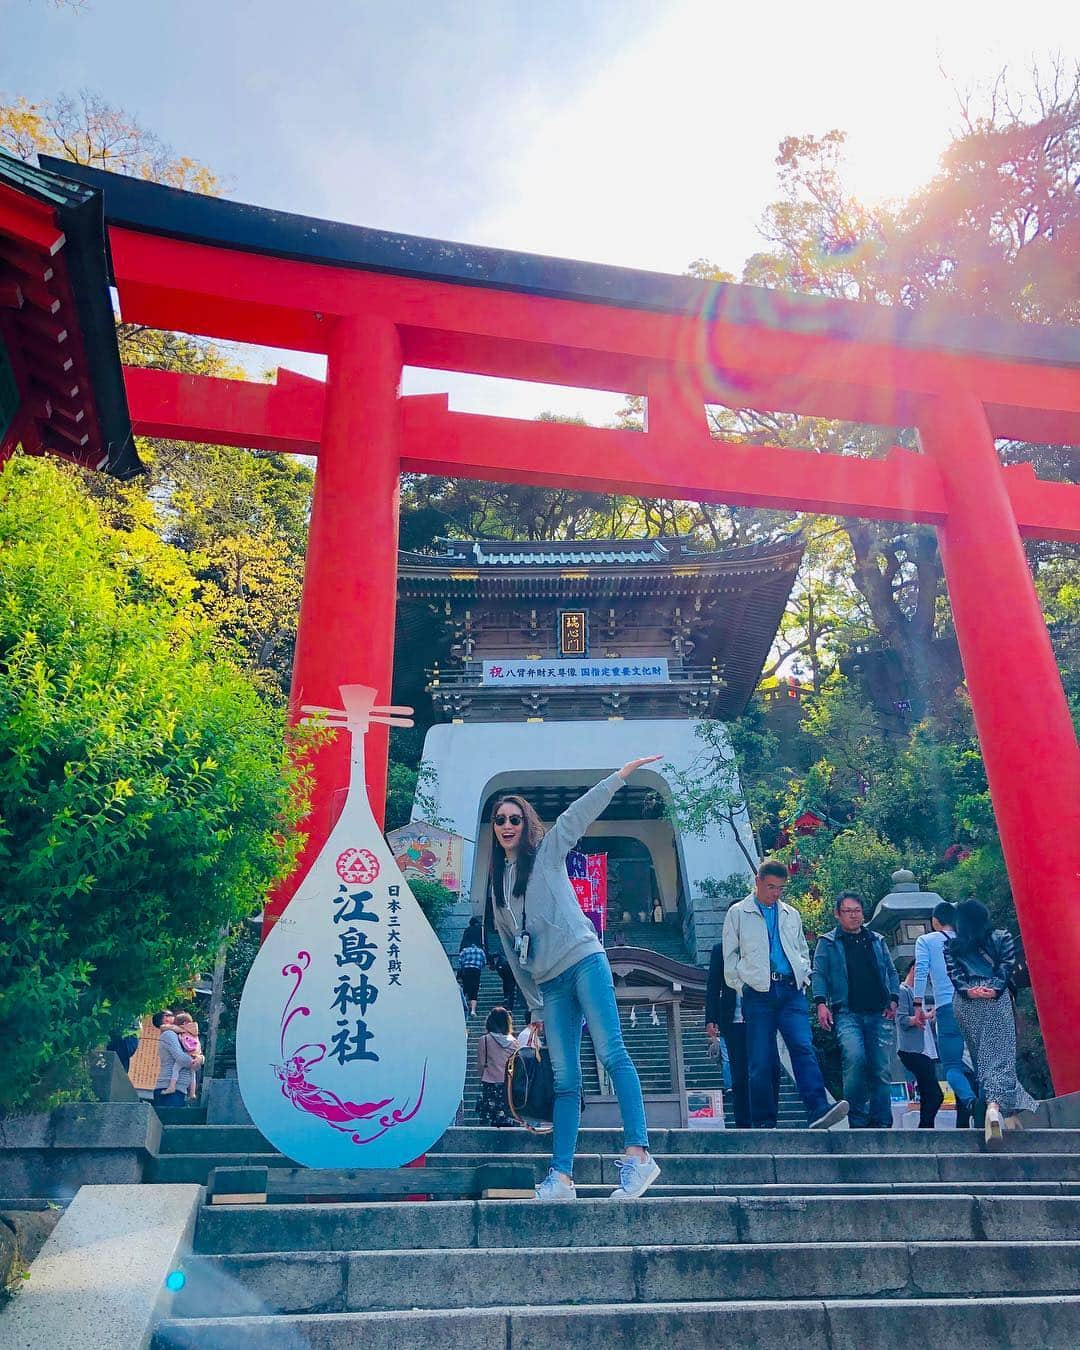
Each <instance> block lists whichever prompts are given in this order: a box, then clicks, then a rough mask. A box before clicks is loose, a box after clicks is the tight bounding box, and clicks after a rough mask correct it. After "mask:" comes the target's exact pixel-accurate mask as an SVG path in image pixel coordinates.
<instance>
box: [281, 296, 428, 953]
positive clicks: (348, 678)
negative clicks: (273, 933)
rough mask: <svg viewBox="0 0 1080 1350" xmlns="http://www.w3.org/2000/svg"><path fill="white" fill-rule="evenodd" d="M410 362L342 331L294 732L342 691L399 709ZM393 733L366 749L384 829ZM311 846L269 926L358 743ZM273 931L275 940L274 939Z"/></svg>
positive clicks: (337, 772) (333, 358)
mask: <svg viewBox="0 0 1080 1350" xmlns="http://www.w3.org/2000/svg"><path fill="white" fill-rule="evenodd" d="M401 371H402V354H401V343H400V340H399V337H398V331H397V327H396V325H395V324H394V323H393V322H392V321H391V320H389V319H384V318H379V317H370V316H366V315H362V316H361V315H358V316H347V317H343V318H340V319H338V320H336V322H335V328H334V332H333V334H332V335H331V338H330V342H329V348H328V366H327V375H326V404H325V411H324V414H323V426H322V437H321V440H320V445H319V462H318V467H317V469H316V472H315V493H314V498H313V502H312V508H311V526H310V531H309V535H308V549H307V562H306V566H305V569H304V591H303V597H302V599H301V601H300V620H299V625H298V628H297V634H296V653H295V657H294V661H293V679H292V691H291V694H290V698H289V717H290V721H292V722H294V723H295V722H296V721H297V720H298V719H299V717H300V706H301V704H304V703H308V704H315V705H316V706H321V707H330V708H333V707H336V706H337V704H338V700H339V697H340V696H339V694H338V686H339V685H342V684H366V685H370V686H372V687H373V688H375V689H377V690H378V691H379V694H380V697H382V698H383V699H385V700H386V701H387V702H389V700H390V684H391V680H392V677H393V665H394V611H395V606H396V603H397V547H398V542H397V541H398V499H399V494H400V489H399V476H400V472H401V411H400V405H399V402H398V394H399V390H400V386H401ZM388 736H389V733H388V731H387V728H386V727H374V726H373V727H372V728H371V730H370V731H369V733H368V735H367V737H366V739H365V751H366V763H367V789H368V797H369V798H370V800H371V807H372V810H373V812H374V814H375V819H376V820H377V821H378V822H379V823H380V825H381V824H382V820H383V812H384V806H385V794H386V764H387V749H388ZM311 767H312V770H313V774H312V800H311V810H310V812H309V814H308V817H307V820H306V821H305V822H304V825H303V829H304V830H305V831H306V833H307V836H308V837H307V843H306V845H305V847H304V851H303V854H302V855H301V857H300V860H299V862H298V863H297V866H296V868H295V869H294V871H293V873H292V876H291V877H290V878H289V879H288V880H287V881H286V882H284V883H283V884H282V885H281V886H280V887H279V888H278V890H277V891H276V892H275V893H274V895H273V897H272V899H271V900H270V902H269V904H268V905H267V907H266V912H265V918H264V924H265V925H266V926H267V927H268V926H269V925H270V924H272V923H273V922H274V921H275V920H276V919H277V918H278V916H279V915H280V914H281V912H282V910H283V909H284V908H285V906H286V905H287V904H288V902H289V900H290V899H291V898H292V895H293V892H294V891H295V889H296V887H297V885H298V884H299V882H300V881H301V880H303V877H304V875H305V874H306V872H307V870H308V868H309V866H310V865H311V863H312V862H313V861H314V859H315V857H316V855H317V854H318V852H319V850H320V848H322V846H323V844H324V843H325V842H326V838H327V836H328V835H329V833H330V830H331V829H332V828H333V825H334V823H335V821H336V820H337V817H338V815H339V814H340V812H341V807H342V804H343V802H344V800H345V793H346V791H347V789H348V785H349V747H348V739H347V737H344V736H335V737H334V738H333V740H332V741H330V742H329V743H328V744H327V745H324V746H323V747H321V748H320V749H319V750H318V751H317V752H315V754H313V756H312V758H311ZM264 931H265V928H264Z"/></svg>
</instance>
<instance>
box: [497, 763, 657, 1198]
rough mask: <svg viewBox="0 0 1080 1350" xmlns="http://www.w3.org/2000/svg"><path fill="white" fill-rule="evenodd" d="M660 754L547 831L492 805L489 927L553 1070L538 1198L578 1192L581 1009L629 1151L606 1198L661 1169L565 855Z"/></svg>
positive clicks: (516, 799)
mask: <svg viewBox="0 0 1080 1350" xmlns="http://www.w3.org/2000/svg"><path fill="white" fill-rule="evenodd" d="M661 758H662V756H661V755H648V756H646V757H645V758H643V759H633V760H631V761H630V762H629V763H628V764H624V765H623V766H622V768H621V769H619V770H617V772H615V773H613V774H609V775H608V777H607V778H605V779H603V780H602V781H601V782H599V783H597V785H596V786H595V787H594V788H591V789H590V790H589V791H588V792H586V793H585V795H584V796H582V797H579V798H578V800H577V801H576V802H573V803H572V804H571V805H570V806H568V807H567V809H566V810H565V811H564V812H563V813H562V815H561V816H560V817H559V818H558V820H557V821H556V822H555V824H554V826H553V827H552V829H551V830H550V831H549V832H548V833H546V834H545V832H544V827H543V825H542V824H541V823H540V818H539V817H538V816H537V814H536V812H535V811H534V810H533V808H532V807H531V806H530V805H529V803H528V802H527V801H526V800H525V798H524V797H522V796H520V795H518V794H516V793H504V794H503V795H502V796H500V797H499V798H498V800H497V801H496V802H495V806H494V809H493V811H492V828H493V830H494V834H495V838H494V846H493V849H492V863H491V872H490V875H489V877H488V885H487V915H488V918H487V921H486V924H485V926H486V927H487V928H488V931H491V928H492V927H493V928H494V929H495V931H496V932H498V934H499V938H500V941H501V942H502V946H503V952H504V953H505V956H506V959H507V961H508V962H509V964H510V967H511V969H512V970H513V972H514V978H515V979H516V980H517V983H518V986H519V988H520V989H521V992H522V993H523V994H524V995H525V1000H526V1002H527V1003H528V1005H529V1007H530V1008H531V1009H532V1010H533V1014H534V1015H533V1022H534V1023H535V1022H537V1021H538V1019H539V1017H540V1016H541V1015H542V1017H543V1031H544V1034H545V1038H546V1041H547V1047H548V1053H549V1054H550V1056H551V1067H552V1070H553V1076H554V1101H553V1106H552V1127H553V1140H552V1159H551V1170H550V1171H549V1172H548V1175H547V1177H546V1178H545V1179H544V1180H543V1181H542V1182H541V1183H540V1185H539V1186H537V1188H536V1197H537V1199H538V1200H573V1199H575V1198H576V1196H577V1192H576V1191H575V1189H574V1179H573V1169H574V1150H575V1148H576V1146H577V1136H578V1129H579V1128H580V1125H581V1026H582V1018H583V1017H584V1019H585V1020H586V1021H587V1022H588V1025H589V1032H590V1034H591V1036H592V1041H593V1045H594V1046H595V1048H596V1054H597V1058H598V1059H599V1060H600V1062H601V1063H602V1064H603V1066H604V1068H605V1070H606V1071H607V1074H608V1076H609V1077H610V1079H611V1081H612V1084H613V1086H614V1088H615V1095H616V1096H617V1098H618V1100H619V1110H620V1112H621V1114H622V1118H623V1131H624V1135H625V1146H626V1156H625V1157H624V1158H622V1159H620V1160H619V1178H620V1185H619V1186H618V1188H617V1189H616V1190H615V1191H613V1192H612V1199H620V1200H631V1199H636V1198H637V1197H638V1196H641V1195H644V1193H645V1192H646V1190H648V1188H649V1187H650V1186H651V1185H652V1184H653V1182H654V1181H655V1180H656V1178H657V1177H658V1176H659V1175H660V1168H659V1167H658V1166H657V1164H656V1162H655V1161H654V1159H653V1158H652V1156H651V1154H650V1153H649V1137H648V1132H647V1130H646V1125H645V1102H644V1098H643V1097H642V1094H641V1081H640V1079H639V1078H638V1074H637V1070H636V1069H635V1068H634V1064H633V1061H632V1060H631V1059H630V1056H629V1054H628V1053H627V1051H626V1046H625V1045H624V1044H623V1038H622V1028H621V1026H620V1024H619V1012H618V1006H617V1004H616V1001H615V986H614V982H613V981H612V977H611V967H610V965H609V964H608V959H607V956H606V955H605V953H604V949H603V946H602V945H601V943H600V940H599V938H598V937H597V935H596V929H595V928H594V927H593V924H592V922H591V920H590V919H588V918H587V917H586V915H585V914H584V913H583V912H582V909H581V906H580V905H579V904H578V900H577V896H576V895H575V894H574V890H573V887H572V886H571V885H570V880H569V878H568V877H567V875H566V855H567V853H569V851H570V850H571V849H572V848H573V846H574V845H575V844H576V843H577V841H578V839H579V838H580V837H581V836H582V835H583V834H584V833H585V831H586V829H587V828H588V827H589V826H590V825H591V824H592V822H593V821H594V820H596V818H597V817H598V816H599V815H600V814H601V812H602V811H603V810H604V809H605V807H606V806H607V805H608V803H609V802H610V801H611V799H612V797H614V795H615V793H616V792H617V791H618V790H619V788H621V787H622V785H623V783H625V782H626V780H627V779H628V778H629V777H630V775H631V774H632V773H633V772H634V770H635V769H638V768H640V767H641V766H642V765H643V764H652V763H654V762H655V761H656V760H658V759H661ZM541 1009H542V1014H541V1011H540V1010H541Z"/></svg>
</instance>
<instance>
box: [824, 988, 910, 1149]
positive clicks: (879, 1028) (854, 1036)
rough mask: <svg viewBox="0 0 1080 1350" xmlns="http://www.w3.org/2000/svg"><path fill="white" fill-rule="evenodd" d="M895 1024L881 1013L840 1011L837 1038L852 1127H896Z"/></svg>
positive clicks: (883, 1128)
mask: <svg viewBox="0 0 1080 1350" xmlns="http://www.w3.org/2000/svg"><path fill="white" fill-rule="evenodd" d="M895 1035H896V1033H895V1031H894V1030H893V1023H892V1022H890V1021H888V1020H887V1019H886V1018H884V1017H882V1015H881V1013H855V1012H838V1013H837V1014H836V1039H837V1040H838V1041H839V1042H840V1058H841V1060H842V1061H843V1065H844V1096H845V1097H846V1098H847V1100H848V1106H849V1108H850V1109H849V1112H848V1123H849V1124H850V1125H851V1127H852V1129H856V1130H857V1129H860V1128H863V1127H865V1126H867V1125H869V1126H871V1127H873V1128H876V1129H879V1130H888V1129H891V1128H892V1093H891V1091H890V1084H891V1082H892V1047H893V1040H894V1039H895Z"/></svg>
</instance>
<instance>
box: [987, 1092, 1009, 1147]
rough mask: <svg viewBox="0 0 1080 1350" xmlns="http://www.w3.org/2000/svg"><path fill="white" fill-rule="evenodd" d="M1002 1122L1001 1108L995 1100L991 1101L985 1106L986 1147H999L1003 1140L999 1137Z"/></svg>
mask: <svg viewBox="0 0 1080 1350" xmlns="http://www.w3.org/2000/svg"><path fill="white" fill-rule="evenodd" d="M1003 1124H1004V1122H1003V1121H1002V1119H1001V1108H1000V1107H999V1106H998V1105H997V1104H996V1102H991V1103H990V1105H989V1106H988V1107H987V1108H986V1125H985V1126H984V1127H983V1128H984V1134H985V1138H986V1147H987V1148H1000V1147H1001V1145H1002V1144H1003V1143H1004V1142H1005V1141H1004V1139H1003V1138H1002V1137H1001V1130H1002V1126H1003Z"/></svg>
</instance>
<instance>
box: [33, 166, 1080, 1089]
mask: <svg viewBox="0 0 1080 1350" xmlns="http://www.w3.org/2000/svg"><path fill="white" fill-rule="evenodd" d="M44 162H45V163H46V164H47V167H48V168H50V169H52V170H53V171H54V172H57V173H65V174H70V175H71V176H72V177H74V178H77V179H78V180H79V181H80V182H83V183H86V184H89V185H91V186H94V187H96V188H100V189H101V190H102V191H103V193H104V200H105V211H106V218H107V221H108V222H109V226H110V244H111V251H112V260H113V267H114V279H115V282H116V285H117V287H118V289H119V293H120V298H121V305H122V309H123V314H124V318H125V319H126V320H128V321H133V322H138V323H143V324H147V325H149V326H152V327H156V328H162V329H176V330H180V331H182V332H187V333H193V334H200V335H204V336H207V337H213V338H219V339H227V340H231V341H237V342H246V343H256V344H265V345H270V346H276V347H284V348H293V349H299V350H305V351H317V352H325V353H326V354H327V356H328V362H329V364H328V375H327V380H326V384H325V387H324V386H322V385H321V384H320V383H318V382H317V381H310V380H305V379H302V378H301V377H298V376H291V375H287V374H286V373H285V372H282V375H281V379H280V382H279V383H278V384H277V385H257V384H249V383H243V382H236V381H229V380H213V379H207V378H200V377H192V376H177V375H172V374H169V373H165V372H158V371H147V370H134V369H129V370H128V371H127V372H126V380H127V387H128V394H129V401H130V406H131V411H132V420H133V424H134V426H135V428H136V430H137V431H138V432H141V433H142V434H144V435H159V436H170V437H174V438H176V439H186V440H195V441H203V442H206V443H212V444H232V445H241V446H247V447H251V448H261V449H266V450H279V451H280V450H293V451H303V452H307V453H317V454H318V456H319V468H318V473H317V475H316V482H315V495H314V503H313V508H312V519H311V533H310V542H309V547H308V557H307V566H306V570H305V578H304V592H303V601H302V604H301V611H300V625H299V632H298V636H297V645H296V658H295V666H294V674H293V689H292V707H293V710H294V712H295V711H296V710H297V709H298V707H299V705H300V704H301V703H313V704H321V705H327V706H330V705H333V702H334V699H335V698H336V696H337V687H338V685H339V684H345V683H358V684H367V685H373V686H375V687H376V688H379V689H382V690H385V691H389V689H390V684H391V675H392V662H393V635H394V606H395V598H396V576H395V572H396V558H397V532H398V480H399V475H400V473H401V472H402V470H406V471H418V472H424V473H431V474H444V475H451V476H462V477H473V478H480V479H493V480H501V481H510V482H527V483H533V484H537V485H542V486H546V487H560V486H574V487H578V488H587V489H591V490H595V491H600V492H612V491H618V492H630V493H640V494H642V495H650V496H666V497H673V498H693V499H698V500H704V501H723V502H728V503H733V504H744V505H754V506H766V507H782V508H786V509H791V510H797V511H812V512H822V513H830V514H832V513H837V514H847V515H855V516H866V517H873V518H878V519H895V520H913V521H921V522H926V523H929V524H932V525H934V526H936V528H937V531H938V535H939V539H940V545H941V553H942V559H943V563H944V569H945V577H946V582H947V585H948V591H949V598H950V601H951V605H952V610H953V616H954V620H955V625H956V633H957V639H958V642H959V646H960V652H961V656H962V658H963V662H964V668H965V671H966V675H967V682H968V688H969V691H970V694H971V700H972V705H973V709H974V715H975V722H976V726H977V729H978V734H979V738H980V742H981V745H982V749H983V756H984V760H985V764H986V771H987V777H988V779H989V783H990V789H991V793H992V797H993V801H994V810H995V813H996V817H997V822H998V827H999V830H1000V834H1001V840H1002V844H1003V847H1004V851H1005V858H1006V862H1007V865H1008V869H1009V876H1010V881H1011V884H1012V888H1013V894H1014V898H1015V902H1016V908H1017V913H1018V915H1019V919H1020V925H1021V929H1022V932H1023V937H1024V944H1025V950H1026V953H1027V957H1028V961H1029V965H1030V969H1031V976H1032V983H1033V986H1034V989H1035V995H1036V999H1037V1000H1038V1005H1039V1016H1040V1022H1041V1025H1042V1029H1043V1034H1044V1037H1045V1042H1046V1047H1047V1054H1048V1057H1049V1061H1050V1066H1051V1071H1052V1073H1053V1076H1054V1083H1055V1087H1056V1089H1057V1091H1059V1092H1065V1091H1072V1090H1077V1089H1080V1036H1078V1035H1077V1030H1076V1029H1077V1027H1078V1026H1080V980H1078V978H1077V975H1078V971H1080V905H1078V904H1077V903H1076V902H1077V901H1078V900H1080V749H1078V747H1077V743H1076V738H1075V736H1074V733H1073V727H1072V722H1071V719H1070V716H1069V709H1068V706H1067V702H1066V699H1065V695H1064V691H1063V689H1062V686H1061V680H1060V676H1059V673H1058V669H1057V665H1056V662H1055V659H1054V655H1053V652H1052V649H1051V646H1050V640H1049V636H1048V634H1047V631H1046V626H1045V624H1044V622H1043V617H1042V613H1041V610H1040V607H1039V604H1038V600H1037V597H1036V593H1035V589H1034V586H1033V584H1032V579H1031V575H1030V572H1029V570H1028V566H1027V561H1026V558H1025V556H1024V552H1023V548H1022V543H1021V540H1022V537H1023V536H1028V537H1041V538H1054V539H1070V540H1076V539H1080V488H1078V487H1074V486H1070V485H1066V484H1060V483H1048V482H1042V481H1040V480H1038V479H1037V478H1036V477H1035V475H1034V473H1033V471H1032V470H1031V468H1030V467H1029V466H1020V467H1014V468H1003V467H1002V465H1001V463H1000V460H999V458H998V455H997V451H996V448H995V444H994V438H995V436H998V437H1010V438H1016V439H1022V440H1028V441H1035V442H1045V443H1051V444H1075V443H1078V442H1080V378H1078V368H1080V340H1078V336H1077V334H1076V333H1074V332H1072V331H1071V330H1062V329H1043V328H1034V327H1021V326H1019V325H1009V324H999V323H994V322H990V321H980V322H968V321H958V320H956V319H950V318H942V317H941V316H937V317H928V316H920V315H911V314H908V313H906V312H900V311H890V310H887V309H881V308H877V307H874V306H866V305H854V304H848V303H844V302H834V301H824V300H821V299H820V298H817V297H799V296H796V297H791V296H782V295H779V294H778V293H775V292H768V291H762V290H758V289H756V288H751V287H740V286H717V285H712V284H707V283H703V282H697V281H694V280H691V279H688V278H677V277H665V276H658V275H655V274H650V273H640V272H629V271H625V270H623V269H618V268H607V267H599V266H594V265H587V264H577V263H569V262H563V261H560V260H554V259H544V258H535V257H529V256H527V255H521V254H513V253H506V252H502V251H498V250H485V249H474V248H468V247H464V246H461V245H455V244H447V243H442V242H440V241H431V240H423V239H414V238H409V237H406V236H394V235H387V234H382V233H379V232H376V231H370V230H361V229H357V228H353V227H348V226H341V225H335V224H333V223H329V222H325V221H312V220H307V219H305V218H302V217H295V216H287V215H281V214H278V213H275V212H271V211H264V210H260V209H259V208H255V207H250V206H244V205H241V204H238V203H232V202H225V201H221V200H218V199H214V198H204V197H199V196H196V195H193V194H188V193H183V192H178V191H176V190H174V189H169V188H163V187H159V186H156V185H153V184H149V183H144V182H141V181H136V180H132V179H126V178H122V177H119V176H116V175H110V174H102V173H100V172H97V171H94V170H88V169H84V168H78V167H75V166H72V165H67V164H64V163H62V162H59V161H44ZM405 364H410V365H416V366H427V367H432V368H437V369H445V370H455V371H464V372H469V373H475V374H483V375H497V376H505V377H511V378H517V379H523V380H532V381H541V382H547V383H560V384H568V385H575V386H582V387H591V388H598V389H614V390H625V391H628V392H633V393H643V394H645V395H646V397H647V401H648V422H647V430H646V431H644V432H634V431H611V430H601V429H597V428H590V427H577V426H567V425H561V424H546V423H537V422H523V421H522V422H519V421H513V420H509V419H504V418H496V417H485V416H476V415H470V414H462V413H451V412H450V411H448V408H447V402H446V399H445V398H444V397H442V396H434V397H433V396H418V397H414V398H401V397H400V395H399V386H400V381H401V372H402V367H403V365H405ZM706 402H709V403H724V404H727V405H729V406H733V407H756V408H762V409H769V410H773V411H795V412H801V413H806V414H813V415H818V416H824V417H830V418H838V419H844V420H851V421H856V422H876V423H879V424H883V425H894V426H895V425H901V426H914V427H915V428H916V429H917V431H918V436H919V442H920V445H921V447H922V453H921V454H918V453H914V452H911V451H906V450H901V449H894V450H893V451H892V452H890V454H889V455H888V456H887V457H886V458H885V459H883V460H874V461H869V460H863V459H858V458H845V457H840V456H828V455H826V456H819V455H812V454H810V453H808V452H806V451H800V450H793V449H780V448H777V447H772V446H764V445H739V446H733V445H728V444H723V443H718V442H716V441H714V440H712V439H711V438H710V437H709V435H708V432H707V427H706V421H705V415H704V406H703V405H704V404H705V403H706ZM368 741H369V760H368V768H369V784H368V788H369V793H370V795H371V798H372V803H373V805H374V806H375V808H376V814H379V813H380V812H381V808H382V801H383V794H384V788H385V774H386V748H387V743H386V734H385V733H382V734H381V735H379V734H377V733H374V732H373V733H372V734H371V735H370V736H369V737H368ZM314 768H315V782H316V787H315V796H314V801H313V807H312V813H311V816H310V818H309V821H308V825H307V828H308V830H309V831H310V837H309V842H308V851H307V855H306V856H307V858H311V857H313V856H314V854H315V852H316V851H317V850H318V849H319V847H320V846H321V844H322V842H323V841H324V839H325V837H326V835H327V833H328V830H329V828H330V825H331V822H332V817H333V815H334V812H335V805H336V798H337V797H338V796H339V795H340V794H341V793H343V791H344V787H345V784H346V782H347V777H348V764H347V751H346V749H345V747H344V745H342V744H336V743H335V744H332V745H330V746H328V747H327V748H326V749H324V750H323V751H322V752H321V753H320V754H319V756H318V757H317V760H316V763H315V766H314ZM305 866H306V862H302V863H301V866H300V871H301V872H302V871H303V870H304V868H305ZM289 894H291V892H290V891H288V890H286V891H285V893H283V894H281V895H279V896H277V897H276V898H275V900H274V902H273V905H272V907H271V910H272V914H274V915H276V914H278V913H280V911H281V909H282V908H283V907H284V905H285V904H286V903H287V899H288V895H289Z"/></svg>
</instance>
